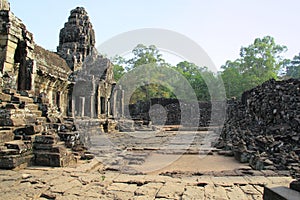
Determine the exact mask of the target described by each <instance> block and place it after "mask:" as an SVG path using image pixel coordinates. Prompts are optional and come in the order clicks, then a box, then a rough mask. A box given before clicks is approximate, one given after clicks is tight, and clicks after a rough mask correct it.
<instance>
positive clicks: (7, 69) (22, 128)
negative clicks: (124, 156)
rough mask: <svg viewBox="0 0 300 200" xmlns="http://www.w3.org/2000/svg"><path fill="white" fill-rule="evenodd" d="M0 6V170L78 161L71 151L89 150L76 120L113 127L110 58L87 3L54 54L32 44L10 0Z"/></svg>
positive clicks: (75, 14) (66, 27)
mask: <svg viewBox="0 0 300 200" xmlns="http://www.w3.org/2000/svg"><path fill="white" fill-rule="evenodd" d="M0 3H1V4H0V7H1V11H0V45H1V47H0V67H1V68H0V74H1V76H0V82H1V85H0V90H1V92H0V97H1V98H0V99H1V108H0V112H1V115H0V126H1V130H0V132H1V135H0V160H1V162H0V168H15V167H18V166H20V165H22V164H38V165H40V164H42V165H48V166H65V165H68V164H69V163H71V161H72V160H73V161H74V160H76V159H75V158H74V155H73V154H74V153H73V152H72V151H74V150H75V149H76V151H77V150H78V151H80V150H81V151H83V150H84V149H85V148H84V147H83V144H82V143H81V142H80V141H79V137H78V132H76V131H77V129H78V127H77V128H76V126H75V124H74V121H75V120H76V119H79V120H84V119H94V120H97V121H98V123H97V126H100V127H102V130H103V131H104V130H106V131H107V128H108V127H111V128H112V129H113V128H114V125H115V122H114V117H116V116H117V113H118V112H117V110H118V109H117V108H116V104H117V100H116V99H115V96H116V95H117V94H116V95H115V96H113V97H112V99H115V101H111V94H112V90H113V87H114V85H115V81H114V79H113V66H112V63H111V62H110V60H109V59H107V58H104V57H103V56H101V55H99V54H98V53H97V50H96V49H95V33H94V30H93V26H92V24H91V22H90V20H89V17H88V14H87V12H86V11H85V9H84V8H82V7H77V8H75V9H73V10H72V11H71V12H70V17H69V18H68V21H67V22H66V23H65V25H64V27H63V28H62V29H61V31H60V34H59V45H58V47H57V52H51V51H48V50H46V49H44V48H43V47H40V46H38V45H37V44H36V43H35V42H34V40H33V34H32V33H30V32H29V31H28V30H27V28H26V26H25V25H24V24H23V23H22V21H21V20H20V19H19V18H17V17H16V16H15V15H14V14H13V12H11V11H10V6H9V3H8V2H7V1H6V0H1V2H0ZM110 102H114V103H113V105H111V104H110ZM108 124H110V125H108ZM103 127H105V128H104V129H103ZM58 136H59V137H58ZM61 141H63V143H64V144H61ZM66 147H68V148H66ZM76 155H78V153H77V154H76ZM80 155H81V156H83V155H84V154H82V153H81V154H80Z"/></svg>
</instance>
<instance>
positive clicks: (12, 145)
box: [4, 140, 32, 153]
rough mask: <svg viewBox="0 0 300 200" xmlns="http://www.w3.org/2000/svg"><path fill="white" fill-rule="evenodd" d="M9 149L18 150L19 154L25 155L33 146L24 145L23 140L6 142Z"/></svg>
mask: <svg viewBox="0 0 300 200" xmlns="http://www.w3.org/2000/svg"><path fill="white" fill-rule="evenodd" d="M4 145H5V146H6V147H7V149H16V150H18V151H19V153H24V152H26V151H28V150H30V149H31V146H32V145H31V144H29V143H24V141H22V140H13V141H10V142H5V144H4Z"/></svg>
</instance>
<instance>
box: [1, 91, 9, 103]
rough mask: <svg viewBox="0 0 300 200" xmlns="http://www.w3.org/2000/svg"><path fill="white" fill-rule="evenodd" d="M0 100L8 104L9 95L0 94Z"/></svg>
mask: <svg viewBox="0 0 300 200" xmlns="http://www.w3.org/2000/svg"><path fill="white" fill-rule="evenodd" d="M0 99H1V101H4V102H10V101H11V95H9V94H5V93H0Z"/></svg>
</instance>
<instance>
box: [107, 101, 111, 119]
mask: <svg viewBox="0 0 300 200" xmlns="http://www.w3.org/2000/svg"><path fill="white" fill-rule="evenodd" d="M110 109H111V108H110V100H107V107H106V112H107V116H108V117H109V116H110Z"/></svg>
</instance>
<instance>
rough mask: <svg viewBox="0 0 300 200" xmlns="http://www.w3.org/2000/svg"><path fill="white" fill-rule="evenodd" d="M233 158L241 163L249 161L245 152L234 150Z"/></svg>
mask: <svg viewBox="0 0 300 200" xmlns="http://www.w3.org/2000/svg"><path fill="white" fill-rule="evenodd" d="M234 158H235V159H236V160H238V161H239V162H241V163H246V162H248V161H249V154H248V153H247V152H240V151H234Z"/></svg>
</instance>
